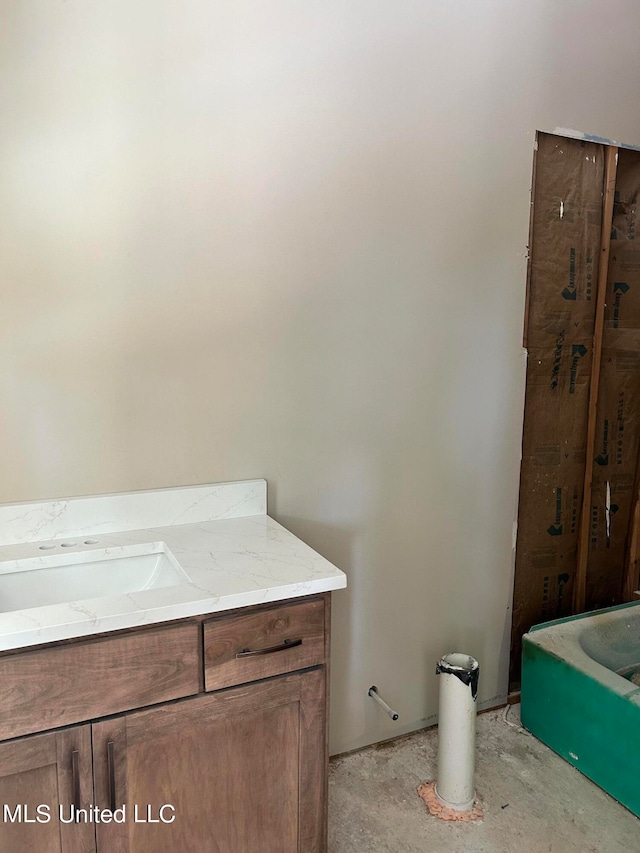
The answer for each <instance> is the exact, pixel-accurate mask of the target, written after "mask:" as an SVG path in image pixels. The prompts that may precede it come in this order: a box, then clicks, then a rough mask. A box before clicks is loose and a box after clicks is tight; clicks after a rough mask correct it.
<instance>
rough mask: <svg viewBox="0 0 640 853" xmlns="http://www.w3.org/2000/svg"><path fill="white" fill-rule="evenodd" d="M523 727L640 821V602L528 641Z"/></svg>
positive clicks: (539, 630) (552, 626) (559, 622)
mask: <svg viewBox="0 0 640 853" xmlns="http://www.w3.org/2000/svg"><path fill="white" fill-rule="evenodd" d="M521 713H522V723H523V725H524V726H525V728H527V729H528V730H529V731H530V732H531V733H532V734H534V735H535V736H536V737H537V738H539V739H540V740H541V741H543V743H546V744H547V746H550V747H551V749H553V750H554V752H557V753H558V755H561V756H562V757H563V758H565V759H566V760H567V761H569V762H570V763H571V764H573V765H574V767H577V768H578V770H580V771H581V772H582V773H584V774H585V776H588V777H589V779H591V780H593V781H594V782H595V783H596V784H597V785H599V786H600V787H601V788H604V790H605V791H607V792H608V793H609V794H611V796H612V797H615V799H616V800H618V801H619V802H621V803H622V804H623V805H625V806H626V807H627V808H628V809H630V810H631V811H632V812H633V813H634V814H636V815H638V817H640V602H634V603H632V604H622V605H620V606H619V607H609V608H607V609H606V610H598V611H595V612H594V613H584V614H581V615H580V616H570V617H568V618H566V619H556V620H555V621H553V622H545V623H544V624H542V625H536V626H534V627H533V628H532V629H531V631H530V632H529V633H528V634H525V635H524V637H523V647H522V709H521Z"/></svg>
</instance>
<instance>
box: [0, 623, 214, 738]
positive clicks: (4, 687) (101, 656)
mask: <svg viewBox="0 0 640 853" xmlns="http://www.w3.org/2000/svg"><path fill="white" fill-rule="evenodd" d="M199 668H200V654H199V626H198V625H197V624H196V623H189V624H186V625H176V626H169V627H166V628H152V629H149V630H144V631H137V632H135V633H131V634H120V635H118V636H115V637H106V638H104V639H99V640H90V641H87V642H76V643H69V644H64V645H59V646H52V647H50V648H47V649H39V650H36V651H32V652H18V653H16V654H12V655H7V656H5V657H0V740H4V739H7V738H13V737H17V736H19V735H25V734H30V733H31V732H39V731H43V730H46V729H53V728H57V727H58V726H67V725H70V724H71V723H78V722H82V721H84V720H91V719H95V718H96V717H104V716H106V715H107V714H117V713H119V712H120V711H128V710H130V709H132V708H140V707H141V706H144V705H153V704H155V703H157V702H166V701H167V700H169V699H178V698H179V697H181V696H190V695H192V694H193V693H197V692H198V691H199V689H200V674H199Z"/></svg>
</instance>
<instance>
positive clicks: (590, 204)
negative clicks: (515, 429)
mask: <svg viewBox="0 0 640 853" xmlns="http://www.w3.org/2000/svg"><path fill="white" fill-rule="evenodd" d="M604 159H605V158H604V147H603V146H602V145H598V144H595V143H589V142H583V141H581V140H574V139H563V138H561V137H557V136H553V135H550V134H539V135H538V151H537V157H536V167H535V183H534V188H533V198H534V205H533V222H532V228H531V247H530V251H531V257H530V263H529V281H528V293H529V302H528V306H527V328H526V339H525V344H526V346H527V348H528V361H527V386H526V396H525V420H524V433H523V443H522V466H521V475H520V476H521V480H520V484H521V488H520V504H519V509H518V540H517V547H516V574H515V588H514V608H513V628H512V656H511V663H512V680H513V679H517V676H518V673H519V665H520V648H521V638H522V634H523V633H524V632H525V631H527V630H528V629H529V628H530V627H531V625H532V624H534V623H536V622H541V621H544V620H545V619H551V618H554V617H556V616H561V615H564V614H566V613H569V612H570V611H571V602H572V584H573V580H574V574H575V566H576V551H577V536H578V519H579V516H580V512H581V508H582V494H583V485H584V474H585V435H586V423H587V409H588V401H589V378H590V371H591V358H592V345H593V330H594V319H595V298H596V291H597V259H598V251H599V247H600V236H601V219H602V192H603V181H604Z"/></svg>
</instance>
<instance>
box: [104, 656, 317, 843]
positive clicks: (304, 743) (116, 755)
mask: <svg viewBox="0 0 640 853" xmlns="http://www.w3.org/2000/svg"><path fill="white" fill-rule="evenodd" d="M324 700H325V680H324V672H323V671H322V670H315V671H311V672H306V673H300V674H296V675H292V676H282V677H281V678H276V679H272V680H270V681H265V682H260V683H258V684H249V685H244V686H243V687H238V688H233V689H231V690H225V691H222V692H221V693H217V694H209V695H206V696H200V697H197V698H195V699H187V700H185V701H183V702H177V703H175V704H172V705H167V706H163V707H160V708H157V709H152V710H149V711H143V712H140V713H133V714H129V715H126V716H123V717H119V718H116V719H112V720H107V721H104V722H100V723H97V724H95V725H94V726H93V754H94V773H95V791H96V802H97V804H98V805H99V806H100V807H101V808H102V807H109V804H110V803H111V801H112V799H113V797H114V795H115V804H116V806H117V808H122V806H123V805H124V806H125V808H126V815H127V820H126V822H125V823H122V824H115V823H109V824H100V825H98V827H97V838H98V850H104V851H108V853H150V851H153V853H177V851H180V853H321V851H324V850H325V849H326V839H325V820H324V802H325V792H324V776H325V767H324V754H325V747H326V743H325V725H324V720H325V702H324ZM110 744H111V745H112V746H111V747H110V746H109V745H110ZM110 751H111V755H112V758H111V759H110V758H109V753H110ZM112 786H114V787H113V791H114V793H112V790H111V788H112ZM136 806H137V809H138V812H137V814H138V817H143V818H145V819H146V818H148V817H151V818H154V819H156V820H159V819H160V815H161V814H163V815H164V818H165V820H169V819H171V818H174V819H173V821H172V822H171V823H163V822H162V821H160V822H157V823H152V822H140V821H138V822H136V821H135V820H134V819H133V816H134V809H136ZM163 806H165V809H164V812H162V807H163ZM168 806H171V807H172V808H168ZM174 810H175V811H174Z"/></svg>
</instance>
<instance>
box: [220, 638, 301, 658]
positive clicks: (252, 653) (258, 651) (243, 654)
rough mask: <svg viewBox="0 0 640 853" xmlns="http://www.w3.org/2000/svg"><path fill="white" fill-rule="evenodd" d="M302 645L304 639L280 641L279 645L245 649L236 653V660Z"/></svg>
mask: <svg viewBox="0 0 640 853" xmlns="http://www.w3.org/2000/svg"><path fill="white" fill-rule="evenodd" d="M301 645H302V639H299V640H285V641H284V643H280V645H279V646H269V648H268V649H243V650H242V651H241V652H237V653H236V660H237V659H238V658H250V657H256V655H270V654H272V653H273V652H283V651H284V650H285V649H293V648H295V647H296V646H301Z"/></svg>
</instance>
